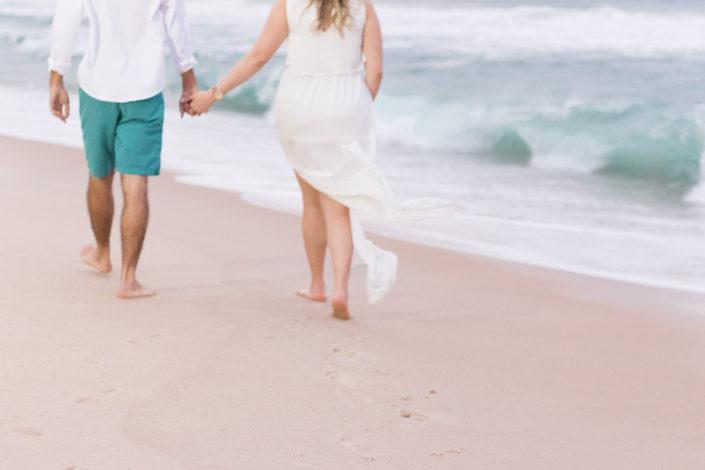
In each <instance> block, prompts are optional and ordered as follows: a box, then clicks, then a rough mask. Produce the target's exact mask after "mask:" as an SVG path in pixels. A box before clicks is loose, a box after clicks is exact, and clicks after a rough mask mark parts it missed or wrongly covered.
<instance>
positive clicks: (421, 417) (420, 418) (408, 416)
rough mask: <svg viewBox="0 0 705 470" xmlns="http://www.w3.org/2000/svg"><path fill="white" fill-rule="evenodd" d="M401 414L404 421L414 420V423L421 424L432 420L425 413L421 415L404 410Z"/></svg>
mask: <svg viewBox="0 0 705 470" xmlns="http://www.w3.org/2000/svg"><path fill="white" fill-rule="evenodd" d="M399 414H400V415H401V417H402V418H404V419H413V420H414V421H420V422H426V421H428V420H430V419H431V418H429V417H428V416H426V415H425V414H423V413H419V412H418V411H412V410H409V409H407V408H402V409H401V411H400V412H399Z"/></svg>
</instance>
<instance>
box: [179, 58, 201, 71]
mask: <svg viewBox="0 0 705 470" xmlns="http://www.w3.org/2000/svg"><path fill="white" fill-rule="evenodd" d="M197 63H198V61H197V60H196V58H195V57H193V56H191V57H189V58H188V59H185V60H182V61H181V62H176V61H174V66H175V67H176V70H178V71H179V73H186V72H188V71H189V70H191V69H192V68H194V67H195V66H196V64H197Z"/></svg>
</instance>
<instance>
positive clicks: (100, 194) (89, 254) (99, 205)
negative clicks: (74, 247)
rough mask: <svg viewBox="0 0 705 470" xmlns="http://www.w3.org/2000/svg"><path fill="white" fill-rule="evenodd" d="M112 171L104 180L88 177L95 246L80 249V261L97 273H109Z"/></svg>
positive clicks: (88, 195) (113, 211)
mask: <svg viewBox="0 0 705 470" xmlns="http://www.w3.org/2000/svg"><path fill="white" fill-rule="evenodd" d="M114 174H115V172H114V171H111V172H110V174H109V175H108V176H106V177H104V178H95V177H93V176H90V178H89V180H88V192H87V195H86V199H87V201H88V214H89V216H90V218H91V227H92V228H93V235H94V236H95V241H96V244H95V245H86V246H84V247H83V248H82V249H81V259H82V260H83V262H84V263H85V264H87V265H88V266H90V267H92V268H93V269H95V270H96V271H98V272H101V273H109V272H110V271H112V269H113V266H112V264H111V263H110V229H111V228H112V225H113V214H114V213H115V202H114V201H113V175H114Z"/></svg>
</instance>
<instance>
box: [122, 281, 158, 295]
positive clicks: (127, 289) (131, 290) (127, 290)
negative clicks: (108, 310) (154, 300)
mask: <svg viewBox="0 0 705 470" xmlns="http://www.w3.org/2000/svg"><path fill="white" fill-rule="evenodd" d="M155 295H157V293H156V292H155V291H153V290H152V289H149V288H148V287H144V286H143V285H142V284H140V283H139V282H137V281H135V282H133V283H132V284H131V285H130V286H122V287H120V291H119V292H118V297H120V298H121V299H142V298H144V297H152V296H155Z"/></svg>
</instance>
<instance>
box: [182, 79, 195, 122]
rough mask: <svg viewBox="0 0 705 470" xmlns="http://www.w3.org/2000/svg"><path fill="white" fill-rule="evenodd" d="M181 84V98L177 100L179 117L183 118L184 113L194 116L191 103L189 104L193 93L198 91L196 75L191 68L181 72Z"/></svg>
mask: <svg viewBox="0 0 705 470" xmlns="http://www.w3.org/2000/svg"><path fill="white" fill-rule="evenodd" d="M181 85H182V87H183V92H182V93H181V99H180V100H179V112H180V113H181V117H182V118H183V117H184V114H188V115H189V116H194V115H195V113H194V112H193V110H192V109H191V105H190V104H189V103H190V102H191V100H192V99H193V97H194V95H195V94H196V93H198V85H197V84H196V75H195V74H194V73H193V69H191V70H189V71H188V72H186V73H182V74H181Z"/></svg>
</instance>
